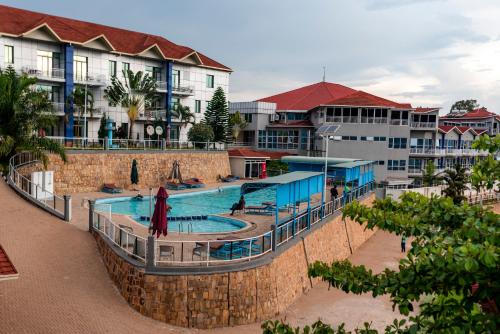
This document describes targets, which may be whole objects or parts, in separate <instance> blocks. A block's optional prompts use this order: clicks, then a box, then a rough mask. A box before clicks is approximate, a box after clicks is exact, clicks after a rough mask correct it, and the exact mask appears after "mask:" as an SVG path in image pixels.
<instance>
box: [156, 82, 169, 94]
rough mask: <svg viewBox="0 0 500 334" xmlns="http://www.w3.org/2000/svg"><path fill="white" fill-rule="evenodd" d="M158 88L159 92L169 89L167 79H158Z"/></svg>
mask: <svg viewBox="0 0 500 334" xmlns="http://www.w3.org/2000/svg"><path fill="white" fill-rule="evenodd" d="M156 90H157V91H159V92H166V91H167V82H166V81H156Z"/></svg>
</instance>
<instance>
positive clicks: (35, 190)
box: [7, 152, 71, 221]
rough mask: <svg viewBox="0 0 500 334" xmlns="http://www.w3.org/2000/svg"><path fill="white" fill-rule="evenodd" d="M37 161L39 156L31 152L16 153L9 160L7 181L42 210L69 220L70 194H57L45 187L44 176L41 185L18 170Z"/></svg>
mask: <svg viewBox="0 0 500 334" xmlns="http://www.w3.org/2000/svg"><path fill="white" fill-rule="evenodd" d="M38 163H40V159H39V157H38V156H37V155H35V154H33V153H31V152H21V153H17V154H16V155H14V156H13V157H12V158H10V160H9V174H8V175H7V183H8V184H9V185H10V186H11V187H12V188H13V189H14V190H15V191H16V192H17V193H19V194H20V195H21V196H23V197H24V198H25V199H27V200H29V201H30V202H32V203H34V204H35V205H37V206H39V207H40V208H42V209H43V210H45V211H47V212H49V213H51V214H53V215H54V216H56V217H58V218H61V219H64V220H65V221H70V220H71V196H69V195H64V196H58V195H56V194H55V193H54V192H51V191H49V190H48V189H46V188H45V182H43V181H44V179H45V178H44V177H43V178H42V185H39V184H38V183H34V182H32V181H31V179H29V178H28V177H26V176H24V175H23V174H22V173H21V172H20V171H19V169H20V168H29V167H32V166H35V165H36V164H38Z"/></svg>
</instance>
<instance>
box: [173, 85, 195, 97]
mask: <svg viewBox="0 0 500 334" xmlns="http://www.w3.org/2000/svg"><path fill="white" fill-rule="evenodd" d="M193 92H194V88H193V87H192V86H180V85H173V86H172V93H174V94H183V95H191V94H193Z"/></svg>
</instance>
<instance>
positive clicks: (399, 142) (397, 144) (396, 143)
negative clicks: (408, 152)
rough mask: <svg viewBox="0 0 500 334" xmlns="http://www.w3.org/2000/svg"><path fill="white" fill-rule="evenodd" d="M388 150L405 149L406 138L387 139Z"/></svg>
mask: <svg viewBox="0 0 500 334" xmlns="http://www.w3.org/2000/svg"><path fill="white" fill-rule="evenodd" d="M389 148H394V149H405V148H406V138H397V137H395V138H393V137H391V138H389Z"/></svg>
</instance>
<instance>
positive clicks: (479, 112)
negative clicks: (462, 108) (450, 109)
mask: <svg viewBox="0 0 500 334" xmlns="http://www.w3.org/2000/svg"><path fill="white" fill-rule="evenodd" d="M490 117H495V118H497V119H498V117H499V115H497V114H495V113H494V112H491V111H488V109H486V108H485V107H482V108H477V109H474V110H472V111H469V112H466V113H464V114H462V115H454V114H453V113H449V114H447V115H445V116H443V117H441V119H463V118H466V119H469V118H490Z"/></svg>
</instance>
